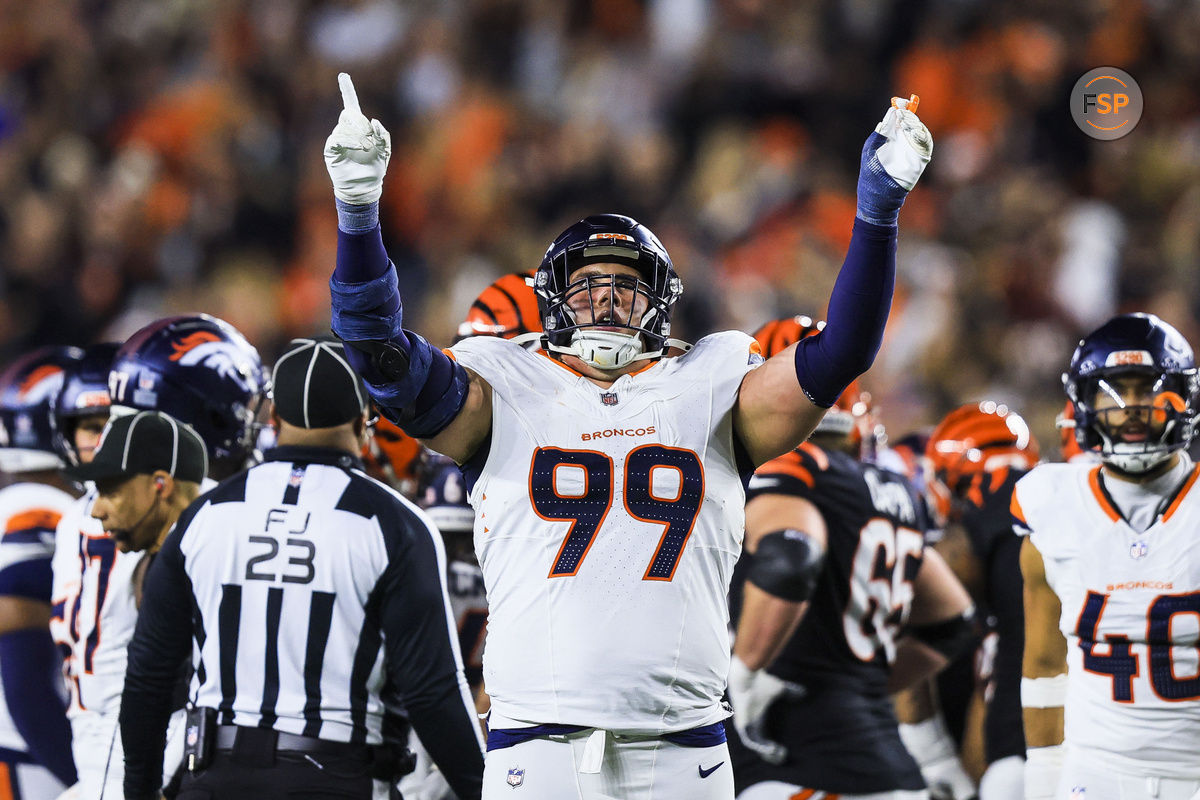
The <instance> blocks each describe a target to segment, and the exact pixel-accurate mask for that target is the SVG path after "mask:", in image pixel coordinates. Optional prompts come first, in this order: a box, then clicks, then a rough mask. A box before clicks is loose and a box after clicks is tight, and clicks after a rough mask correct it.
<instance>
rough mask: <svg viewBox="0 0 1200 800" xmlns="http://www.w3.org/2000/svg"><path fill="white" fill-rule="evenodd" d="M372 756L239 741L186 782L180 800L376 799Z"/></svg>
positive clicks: (186, 777)
mask: <svg viewBox="0 0 1200 800" xmlns="http://www.w3.org/2000/svg"><path fill="white" fill-rule="evenodd" d="M370 769H371V757H370V751H369V750H368V749H367V748H366V747H363V748H362V750H361V752H349V751H348V752H338V753H328V752H317V753H303V752H296V751H291V750H277V749H276V748H275V746H274V741H273V740H272V738H271V737H269V736H262V737H259V736H250V735H247V736H245V737H239V739H238V741H237V742H236V743H235V745H234V747H233V749H229V750H223V749H218V750H216V751H215V752H214V753H213V758H212V763H210V764H209V765H208V767H207V768H206V769H203V770H199V771H197V772H195V773H187V774H185V775H184V777H183V783H182V785H181V786H180V789H179V794H178V795H177V797H176V800H235V799H236V800H317V798H346V800H371V797H372V781H371V774H370Z"/></svg>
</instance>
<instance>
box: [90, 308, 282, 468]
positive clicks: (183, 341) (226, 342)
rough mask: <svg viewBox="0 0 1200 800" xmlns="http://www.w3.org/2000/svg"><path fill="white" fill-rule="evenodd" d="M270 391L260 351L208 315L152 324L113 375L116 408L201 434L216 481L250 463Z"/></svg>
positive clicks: (122, 354)
mask: <svg viewBox="0 0 1200 800" xmlns="http://www.w3.org/2000/svg"><path fill="white" fill-rule="evenodd" d="M268 388H269V379H268V377H267V373H266V371H265V370H264V369H263V366H262V359H260V358H259V355H258V351H257V350H255V349H254V347H253V346H252V345H251V344H250V343H249V342H247V341H246V339H245V337H243V336H242V334H241V333H239V332H238V331H237V329H235V328H234V327H233V326H232V325H230V324H229V323H227V322H224V321H223V320H219V319H217V318H216V317H211V316H209V315H208V314H195V315H190V316H179V317H168V318H166V319H160V320H158V321H156V322H152V323H150V324H149V325H147V326H146V327H144V328H142V329H141V330H140V331H138V332H137V333H135V334H134V335H133V336H131V337H129V340H128V341H126V342H125V344H123V345H121V348H120V350H118V351H117V354H116V356H115V357H114V359H113V364H112V371H111V373H110V375H109V393H110V394H111V396H112V401H113V404H114V405H117V406H122V407H125V408H132V409H136V410H138V411H162V412H163V413H166V414H170V415H171V416H173V417H175V418H176V419H178V420H180V421H182V422H186V423H188V424H189V425H191V426H192V427H193V428H195V429H196V432H197V433H199V434H200V437H201V438H202V439H203V440H204V443H205V445H206V446H207V447H208V454H209V459H210V463H211V465H212V466H213V467H215V469H214V472H216V473H223V472H233V471H235V470H237V469H239V468H241V466H242V464H243V462H244V461H245V459H246V458H247V457H248V456H249V455H250V453H251V451H252V450H253V447H254V442H255V418H256V416H257V414H258V409H259V406H260V405H261V404H262V400H263V398H264V397H265V396H266V394H267V391H268Z"/></svg>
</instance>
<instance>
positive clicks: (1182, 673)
mask: <svg viewBox="0 0 1200 800" xmlns="http://www.w3.org/2000/svg"><path fill="white" fill-rule="evenodd" d="M1198 475H1200V466H1197V467H1193V469H1192V471H1191V474H1190V475H1189V476H1188V478H1187V480H1186V481H1185V482H1184V484H1183V486H1182V487H1181V488H1180V490H1179V491H1178V493H1177V494H1176V495H1175V498H1174V500H1173V501H1172V502H1170V503H1169V504H1167V505H1165V510H1163V511H1162V513H1161V515H1160V516H1159V517H1158V518H1157V519H1156V520H1155V522H1154V524H1152V525H1151V526H1150V527H1149V528H1148V529H1147V530H1146V531H1145V532H1144V533H1138V532H1137V531H1135V530H1134V529H1133V528H1131V527H1130V526H1129V525H1128V524H1127V523H1126V522H1125V520H1124V519H1123V518H1122V516H1121V514H1120V513H1119V512H1118V511H1117V509H1116V506H1115V504H1113V502H1112V501H1111V500H1110V499H1109V497H1108V495H1107V493H1106V492H1105V490H1104V488H1103V484H1102V481H1101V479H1100V467H1094V466H1089V465H1073V464H1042V465H1039V466H1037V467H1035V468H1034V469H1033V470H1032V471H1031V472H1030V473H1029V474H1028V475H1026V476H1025V477H1024V478H1022V479H1021V480H1020V481H1019V482H1018V483H1017V486H1016V492H1015V495H1014V501H1013V506H1012V510H1013V515H1014V517H1016V520H1017V522H1018V524H1017V526H1016V528H1017V532H1018V533H1020V534H1025V535H1028V536H1029V537H1030V539H1031V540H1032V542H1033V544H1034V546H1035V547H1037V549H1038V552H1039V553H1041V555H1042V560H1043V562H1044V563H1045V569H1046V581H1047V583H1049V584H1050V587H1051V588H1052V589H1054V591H1055V593H1056V594H1057V595H1058V597H1059V600H1061V601H1062V613H1061V615H1060V617H1059V625H1058V626H1059V629H1060V630H1061V631H1062V633H1063V635H1064V636H1065V637H1066V639H1067V669H1068V675H1069V682H1068V689H1067V701H1066V709H1065V711H1066V731H1065V740H1066V742H1067V744H1068V745H1069V746H1072V747H1073V748H1075V749H1077V750H1080V751H1084V752H1088V753H1091V754H1092V755H1094V756H1100V757H1102V758H1103V759H1104V760H1105V761H1106V762H1109V763H1111V764H1113V766H1115V767H1117V768H1119V769H1121V770H1122V771H1125V772H1129V773H1131V774H1135V775H1139V774H1144V775H1148V776H1157V777H1174V778H1198V777H1200V747H1198V746H1197V742H1200V649H1198V647H1197V645H1198V642H1200V491H1197V490H1196V489H1195V488H1194V487H1193V485H1194V484H1195V482H1196V478H1197V476H1198Z"/></svg>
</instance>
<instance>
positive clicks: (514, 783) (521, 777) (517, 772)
mask: <svg viewBox="0 0 1200 800" xmlns="http://www.w3.org/2000/svg"><path fill="white" fill-rule="evenodd" d="M505 780H507V781H508V785H509V786H511V787H513V788H514V789H515V788H517V787H518V786H520V785H521V784H522V783H524V782H525V770H523V769H519V768H517V767H513V768H512V769H510V770H509V771H508V777H507V778H506V779H505Z"/></svg>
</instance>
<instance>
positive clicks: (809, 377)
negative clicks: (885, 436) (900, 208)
mask: <svg viewBox="0 0 1200 800" xmlns="http://www.w3.org/2000/svg"><path fill="white" fill-rule="evenodd" d="M895 285H896V229H895V228H894V227H888V226H882V225H872V224H871V223H869V222H864V221H863V220H861V219H856V220H855V221H854V233H853V235H852V236H851V238H850V247H849V248H848V249H847V251H846V260H845V261H844V262H843V263H842V269H841V271H840V272H839V273H838V277H837V282H836V283H835V284H834V285H833V292H832V293H831V294H830V296H829V311H828V314H826V317H825V328H824V329H823V330H822V331H821V332H820V333H818V334H817V335H815V336H807V337H805V338H804V339H801V340H800V342H799V343H798V344H797V345H796V357H795V360H796V380H798V381H799V382H800V388H801V389H803V390H804V394H805V395H806V396H807V397H808V399H809V400H811V401H812V403H813V404H814V405H817V406H819V407H821V408H829V407H831V406H832V405H833V404H834V403H835V402H837V399H838V397H839V396H840V395H841V393H842V392H843V391H845V389H846V387H847V386H849V385H850V382H851V381H853V380H854V379H855V378H857V377H858V376H859V375H861V374H863V373H864V372H866V371H867V370H868V369H869V368H870V367H871V364H872V363H873V362H874V361H875V355H876V353H878V352H879V345H880V344H881V343H882V342H883V329H884V326H885V325H887V318H888V313H889V312H890V311H891V308H892V292H893V291H894V289H895Z"/></svg>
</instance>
